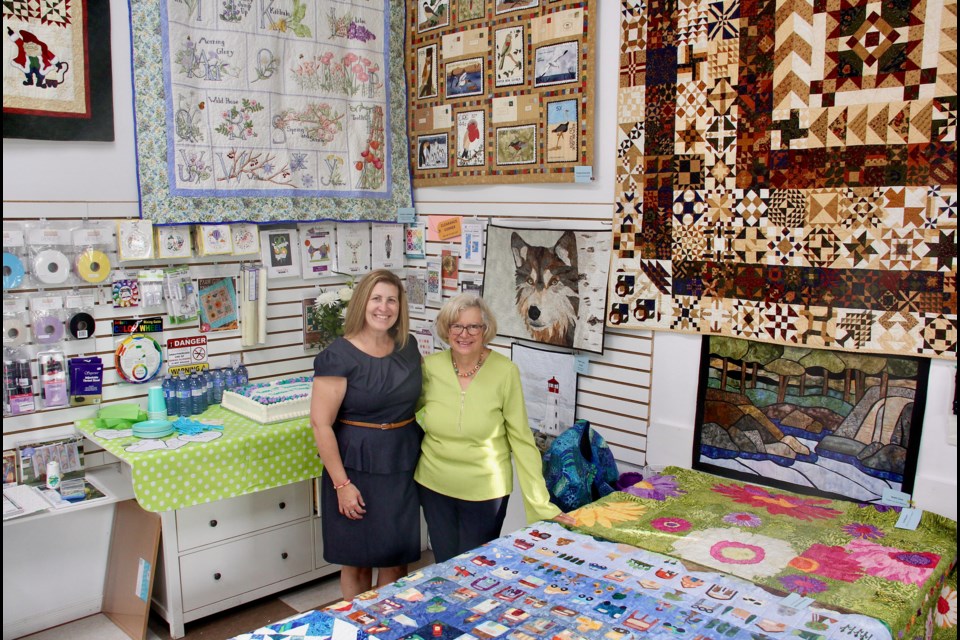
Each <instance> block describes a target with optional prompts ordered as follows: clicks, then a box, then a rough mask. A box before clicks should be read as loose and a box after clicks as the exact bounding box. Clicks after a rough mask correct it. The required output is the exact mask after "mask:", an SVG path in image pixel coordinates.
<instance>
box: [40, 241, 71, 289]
mask: <svg viewBox="0 0 960 640" xmlns="http://www.w3.org/2000/svg"><path fill="white" fill-rule="evenodd" d="M33 275H34V276H36V278H37V280H39V281H40V282H42V283H43V284H63V283H64V282H66V281H67V278H69V277H70V261H69V260H67V256H65V255H63V252H62V251H57V250H56V249H44V250H43V251H40V252H39V253H37V255H36V256H35V257H34V258H33Z"/></svg>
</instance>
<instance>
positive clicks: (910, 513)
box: [893, 507, 923, 531]
mask: <svg viewBox="0 0 960 640" xmlns="http://www.w3.org/2000/svg"><path fill="white" fill-rule="evenodd" d="M922 515H923V509H913V508H910V507H908V508H906V509H904V510H903V511H901V512H900V518H899V519H898V520H897V524H895V525H893V526H895V527H896V528H897V529H909V530H910V531H915V530H916V529H917V525H919V524H920V517H921V516H922Z"/></svg>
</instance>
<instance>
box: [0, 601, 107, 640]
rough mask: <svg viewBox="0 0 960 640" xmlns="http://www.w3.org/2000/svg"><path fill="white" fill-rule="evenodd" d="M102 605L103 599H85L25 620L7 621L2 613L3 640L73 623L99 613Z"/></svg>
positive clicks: (5, 612)
mask: <svg viewBox="0 0 960 640" xmlns="http://www.w3.org/2000/svg"><path fill="white" fill-rule="evenodd" d="M102 605H103V598H102V597H101V596H97V597H96V598H86V599H84V600H80V601H78V602H74V603H71V604H68V605H66V606H62V607H59V608H57V609H51V610H49V611H45V612H43V613H42V614H39V615H38V614H37V613H33V614H31V615H30V616H29V617H27V618H21V619H17V620H9V619H7V617H6V615H7V613H8V612H7V611H4V618H3V640H13V639H14V638H20V637H22V636H26V635H30V634H31V633H36V632H38V631H43V630H44V629H49V628H50V627H55V626H57V625H60V624H66V623H68V622H73V621H74V620H78V619H80V618H86V617H87V616H92V615H94V614H96V613H100V608H101V606H102Z"/></svg>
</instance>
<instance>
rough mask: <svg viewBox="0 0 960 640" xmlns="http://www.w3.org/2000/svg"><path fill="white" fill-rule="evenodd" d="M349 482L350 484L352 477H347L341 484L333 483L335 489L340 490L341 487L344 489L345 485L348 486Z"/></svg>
mask: <svg viewBox="0 0 960 640" xmlns="http://www.w3.org/2000/svg"><path fill="white" fill-rule="evenodd" d="M349 484H350V478H347V479H346V480H344V481H343V482H341V483H340V484H335V485H333V490H334V491H340V489H343V488H344V487H346V486H348V485H349Z"/></svg>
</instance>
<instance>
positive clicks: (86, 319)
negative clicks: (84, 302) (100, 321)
mask: <svg viewBox="0 0 960 640" xmlns="http://www.w3.org/2000/svg"><path fill="white" fill-rule="evenodd" d="M67 329H68V330H69V331H70V335H71V336H73V337H74V338H76V339H77V340H86V339H87V338H92V337H93V336H94V334H95V333H96V329H97V322H96V320H94V319H93V316H92V315H90V314H89V313H86V312H84V311H80V312H79V313H75V314H73V316H71V317H70V320H69V321H68V322H67Z"/></svg>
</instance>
